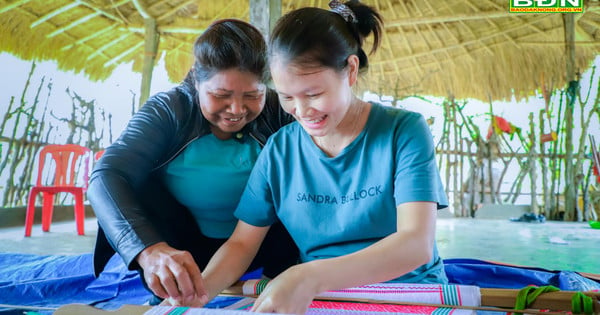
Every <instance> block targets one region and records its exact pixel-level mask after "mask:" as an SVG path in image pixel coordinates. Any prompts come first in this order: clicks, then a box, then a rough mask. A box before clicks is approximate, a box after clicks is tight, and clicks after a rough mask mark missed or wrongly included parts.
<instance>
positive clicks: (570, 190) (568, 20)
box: [563, 13, 577, 220]
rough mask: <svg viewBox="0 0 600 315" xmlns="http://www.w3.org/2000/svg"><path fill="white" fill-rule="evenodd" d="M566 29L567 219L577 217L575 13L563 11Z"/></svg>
mask: <svg viewBox="0 0 600 315" xmlns="http://www.w3.org/2000/svg"><path fill="white" fill-rule="evenodd" d="M563 21H564V29H565V55H566V81H567V85H568V88H567V103H566V107H565V155H566V157H565V174H564V175H565V220H574V219H575V207H576V198H577V196H576V192H577V190H576V185H575V172H576V170H575V168H574V167H573V109H574V103H575V95H576V94H575V89H576V87H577V81H576V79H575V15H574V14H571V13H563Z"/></svg>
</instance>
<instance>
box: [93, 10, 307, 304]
mask: <svg viewBox="0 0 600 315" xmlns="http://www.w3.org/2000/svg"><path fill="white" fill-rule="evenodd" d="M194 54H195V63H194V65H193V68H192V70H191V71H190V72H189V74H188V77H187V78H186V79H185V81H184V82H183V83H182V84H181V85H179V86H177V87H175V88H174V89H172V90H170V91H168V92H164V93H159V94H157V95H154V96H153V97H152V98H150V99H149V100H148V102H147V103H146V104H144V105H143V106H142V107H141V109H140V110H139V112H137V113H136V114H135V115H134V117H133V118H132V119H131V121H130V122H129V124H128V126H127V127H126V129H125V131H124V132H123V133H122V134H121V136H120V137H119V138H118V139H117V140H116V141H115V142H114V143H113V144H112V145H111V146H109V147H108V148H107V149H106V151H105V153H104V155H103V156H102V158H101V159H100V160H99V161H98V163H97V164H96V166H95V168H94V171H93V173H92V175H91V179H90V185H89V189H88V198H89V200H90V202H91V205H92V207H93V208H94V211H95V213H96V216H97V218H98V223H99V226H100V229H99V231H98V239H97V242H96V248H95V253H94V268H95V272H96V274H98V273H100V272H101V271H102V269H103V268H104V266H105V264H106V262H107V261H108V259H109V258H110V257H111V256H112V255H113V254H114V253H115V251H116V252H117V253H118V254H119V255H120V256H121V258H122V259H123V260H124V261H125V263H126V264H127V266H128V267H129V268H130V269H138V270H139V271H140V274H141V276H142V279H143V280H144V283H145V284H146V286H147V287H148V288H149V289H150V290H151V291H152V292H153V293H154V295H155V298H154V299H153V301H151V303H152V304H156V303H158V302H160V299H164V298H167V297H169V298H170V299H171V301H172V302H174V303H177V304H183V305H193V304H194V303H200V302H202V301H204V302H206V299H207V297H206V296H205V291H204V288H203V285H202V278H201V269H203V268H204V266H205V265H206V264H207V262H208V260H209V259H210V257H211V256H212V255H213V254H214V252H215V251H216V250H217V249H218V248H219V246H220V245H221V244H223V243H224V242H225V240H226V239H227V238H228V237H229V236H230V235H231V233H232V231H233V229H234V228H235V225H236V223H237V219H236V218H235V217H234V216H233V211H234V210H235V207H236V206H237V203H238V201H239V199H240V196H241V193H242V191H243V189H244V187H245V185H246V181H247V180H248V176H249V175H250V171H251V169H252V167H253V165H254V163H255V161H256V159H257V157H258V154H259V152H260V151H261V149H262V147H263V146H264V144H265V143H266V141H267V138H268V137H269V136H270V135H271V134H272V133H274V132H275V131H277V130H278V129H279V128H280V127H281V126H283V125H285V124H287V123H289V122H291V121H293V118H292V117H291V116H289V115H287V114H286V113H285V112H283V111H282V110H281V109H280V106H279V103H278V101H277V96H276V95H275V93H274V92H273V91H272V90H269V89H268V88H267V87H266V84H265V83H266V81H267V77H268V76H267V71H266V67H267V61H266V43H265V41H264V38H263V36H262V34H261V33H260V32H259V31H258V30H257V29H256V28H254V27H253V26H251V25H250V24H248V23H246V22H243V21H238V20H221V21H217V22H215V23H213V24H212V25H211V26H209V27H208V29H207V30H206V31H205V32H204V33H203V34H202V35H201V36H199V37H198V39H197V40H196V42H195V44H194ZM274 257H277V259H274ZM297 258H298V250H297V248H296V246H295V244H294V243H293V241H292V240H291V238H290V237H289V234H288V233H287V231H286V230H285V229H284V228H283V227H282V226H281V224H280V223H279V224H276V226H275V228H274V229H272V230H271V231H270V232H269V235H268V236H267V237H266V241H265V242H264V243H263V245H262V247H261V249H260V250H259V254H258V255H257V256H256V259H254V261H253V263H252V264H250V265H248V266H247V267H248V268H249V270H253V269H256V268H259V267H264V275H265V276H267V277H275V276H276V275H277V274H279V273H280V272H281V271H283V270H285V269H286V268H287V267H288V266H290V265H291V264H294V263H296V262H297Z"/></svg>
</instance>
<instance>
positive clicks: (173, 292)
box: [137, 242, 208, 307]
mask: <svg viewBox="0 0 600 315" xmlns="http://www.w3.org/2000/svg"><path fill="white" fill-rule="evenodd" d="M137 262H138V264H139V265H140V267H142V269H143V273H144V280H146V284H147V285H148V287H149V288H150V290H152V292H154V294H155V295H157V296H159V297H161V298H163V299H168V300H169V302H170V304H173V305H181V306H192V307H194V306H196V307H200V306H203V305H204V304H206V303H208V295H207V293H206V290H205V289H204V284H203V281H202V274H201V272H200V268H198V265H197V264H196V262H195V261H194V258H193V257H192V255H191V254H190V253H189V252H187V251H181V250H178V249H175V248H173V247H171V246H169V245H168V244H167V243H165V242H160V243H157V244H154V245H151V246H148V247H146V248H145V249H144V250H143V251H142V252H141V253H140V254H139V255H138V257H137Z"/></svg>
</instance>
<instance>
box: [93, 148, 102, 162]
mask: <svg viewBox="0 0 600 315" xmlns="http://www.w3.org/2000/svg"><path fill="white" fill-rule="evenodd" d="M102 155H104V150H100V151H98V152H96V153H94V161H98V160H99V159H100V158H101V157H102Z"/></svg>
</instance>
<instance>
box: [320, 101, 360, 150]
mask: <svg viewBox="0 0 600 315" xmlns="http://www.w3.org/2000/svg"><path fill="white" fill-rule="evenodd" d="M368 110H369V104H368V103H365V102H363V101H361V100H359V99H355V100H354V101H353V102H352V105H350V108H349V109H348V111H347V112H346V115H345V116H344V119H343V120H342V121H341V122H340V124H339V125H338V128H336V130H335V132H332V133H329V134H327V135H324V136H322V137H313V141H314V142H315V144H316V145H317V146H318V147H319V148H320V149H321V150H322V151H323V152H325V153H327V154H328V155H329V156H331V157H333V156H336V155H338V154H339V153H340V152H341V151H342V150H343V149H344V148H345V147H347V146H348V145H350V143H352V141H354V139H356V137H357V136H358V135H359V134H360V132H361V131H362V130H363V128H364V126H365V123H366V117H368V115H365V113H368Z"/></svg>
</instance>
